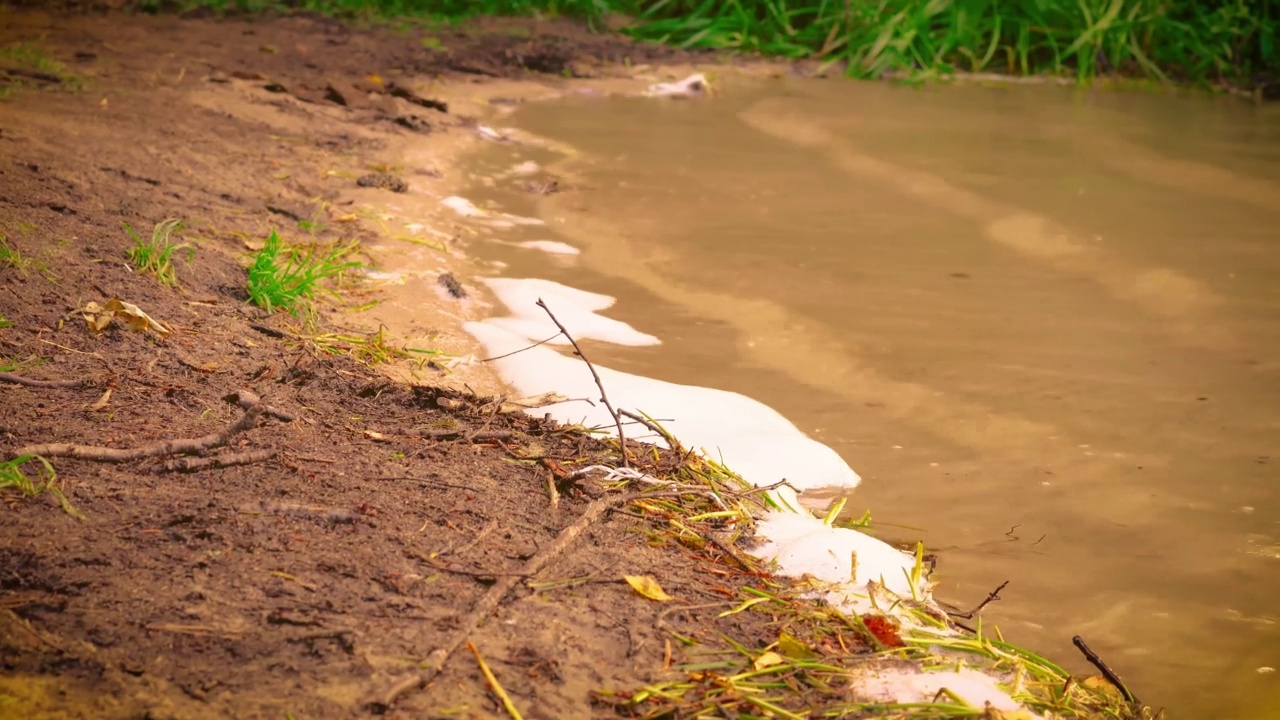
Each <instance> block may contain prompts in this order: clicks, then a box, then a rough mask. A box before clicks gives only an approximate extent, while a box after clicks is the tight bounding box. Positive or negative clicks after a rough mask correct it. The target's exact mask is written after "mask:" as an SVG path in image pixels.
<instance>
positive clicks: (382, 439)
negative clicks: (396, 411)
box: [364, 430, 387, 442]
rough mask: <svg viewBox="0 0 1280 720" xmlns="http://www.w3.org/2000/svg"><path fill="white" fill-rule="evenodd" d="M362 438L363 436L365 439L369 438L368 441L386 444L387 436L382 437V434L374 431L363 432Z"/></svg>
mask: <svg viewBox="0 0 1280 720" xmlns="http://www.w3.org/2000/svg"><path fill="white" fill-rule="evenodd" d="M364 436H365V437H367V438H369V439H370V440H377V441H378V442H386V441H387V436H386V435H383V434H382V433H380V432H377V431H376V430H365V431H364Z"/></svg>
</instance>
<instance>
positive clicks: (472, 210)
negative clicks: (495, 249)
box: [440, 195, 546, 228]
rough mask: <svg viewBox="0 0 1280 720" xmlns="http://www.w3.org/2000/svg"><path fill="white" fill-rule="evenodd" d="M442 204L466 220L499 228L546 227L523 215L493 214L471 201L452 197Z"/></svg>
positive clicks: (444, 200)
mask: <svg viewBox="0 0 1280 720" xmlns="http://www.w3.org/2000/svg"><path fill="white" fill-rule="evenodd" d="M440 204H441V205H443V206H445V207H447V208H449V209H450V210H452V211H454V212H456V213H458V214H459V215H461V216H462V217H465V218H476V219H477V220H483V221H484V222H485V223H486V224H488V225H490V226H492V227H497V228H510V227H515V226H516V225H545V224H546V223H544V222H542V221H541V220H539V219H538V218H531V217H524V216H522V215H509V214H507V213H491V212H486V211H484V210H481V209H480V208H478V207H476V204H475V203H473V202H471V201H470V200H468V199H466V198H464V197H459V196H457V195H450V196H449V197H447V198H444V199H443V200H441V201H440Z"/></svg>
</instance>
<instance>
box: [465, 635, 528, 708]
mask: <svg viewBox="0 0 1280 720" xmlns="http://www.w3.org/2000/svg"><path fill="white" fill-rule="evenodd" d="M467 649H468V650H470V651H471V654H472V655H475V656H476V664H477V665H479V666H480V672H481V673H483V674H484V679H485V680H487V681H488V682H489V689H490V690H492V691H493V694H494V695H497V696H498V700H500V701H502V707H503V708H504V709H505V710H506V711H507V714H508V715H510V716H511V720H524V718H523V717H522V716H521V715H520V711H519V710H517V709H516V704H515V703H514V702H511V696H510V695H508V694H507V691H506V690H503V689H502V686H501V685H499V684H498V678H497V677H496V676H494V674H493V671H492V670H490V669H489V664H488V663H486V662H485V661H484V658H482V657H480V651H479V650H477V649H476V646H475V643H467Z"/></svg>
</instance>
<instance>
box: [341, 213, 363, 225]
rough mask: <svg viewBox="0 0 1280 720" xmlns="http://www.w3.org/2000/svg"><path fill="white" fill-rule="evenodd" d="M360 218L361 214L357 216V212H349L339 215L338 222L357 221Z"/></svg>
mask: <svg viewBox="0 0 1280 720" xmlns="http://www.w3.org/2000/svg"><path fill="white" fill-rule="evenodd" d="M359 219H360V218H359V216H357V215H356V214H355V213H347V214H346V215H341V216H339V217H338V222H342V223H347V222H355V221H356V220H359Z"/></svg>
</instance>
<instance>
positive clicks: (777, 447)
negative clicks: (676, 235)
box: [463, 278, 1034, 717]
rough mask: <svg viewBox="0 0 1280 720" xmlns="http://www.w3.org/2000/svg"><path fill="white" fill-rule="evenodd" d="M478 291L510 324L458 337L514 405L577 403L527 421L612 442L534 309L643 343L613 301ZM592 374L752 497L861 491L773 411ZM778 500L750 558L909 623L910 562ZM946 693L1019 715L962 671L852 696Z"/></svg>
mask: <svg viewBox="0 0 1280 720" xmlns="http://www.w3.org/2000/svg"><path fill="white" fill-rule="evenodd" d="M485 282H486V284H488V285H489V287H490V288H492V289H493V291H494V293H495V294H496V295H497V296H498V298H499V299H500V300H501V302H502V303H503V304H504V305H506V306H507V308H508V309H509V310H510V311H511V313H512V314H511V315H510V316H508V317H499V318H491V319H489V320H485V321H483V322H469V323H466V324H465V325H464V326H463V327H464V329H465V330H466V331H467V332H468V333H469V334H471V335H472V336H473V337H474V338H476V340H477V341H479V342H480V344H481V345H483V346H484V348H485V351H486V353H487V354H488V355H489V356H490V357H493V358H497V359H495V360H492V361H491V362H492V365H493V367H494V369H495V370H496V371H497V372H498V374H499V375H500V376H502V378H503V379H504V380H505V381H506V382H507V383H508V384H510V385H511V386H513V388H514V390H515V392H516V393H517V394H519V395H525V396H533V395H540V394H543V393H548V392H554V393H558V394H560V395H562V396H564V397H568V398H573V399H571V400H568V401H565V402H559V403H553V404H550V405H544V406H541V407H538V408H536V409H529V410H526V412H529V413H530V414H534V415H543V414H546V413H550V415H551V417H553V418H554V419H556V420H558V421H559V422H562V423H581V424H582V425H585V426H587V427H593V428H599V429H601V430H605V431H609V432H613V429H614V419H613V417H612V416H611V415H610V414H609V411H608V409H607V408H605V407H604V405H603V403H601V402H600V401H599V397H600V390H599V388H597V387H596V384H595V381H594V379H593V378H592V377H591V373H590V372H589V371H588V369H587V368H586V366H585V364H584V363H583V361H582V360H581V359H580V358H576V357H571V356H568V355H564V354H562V353H560V352H559V351H557V350H555V349H553V348H551V347H548V345H549V343H548V344H543V345H538V346H535V347H530V344H531V343H532V342H537V341H540V340H543V339H545V338H546V337H549V336H550V335H551V334H553V333H555V332H556V328H555V325H554V324H553V323H551V321H550V319H549V318H547V317H546V316H545V313H543V312H542V310H541V309H540V308H538V307H536V305H534V303H535V302H536V301H537V299H538V298H539V297H541V298H542V299H543V300H545V301H546V303H547V304H548V306H550V307H551V309H552V311H553V312H554V313H556V316H557V318H558V319H559V320H560V321H561V323H563V324H564V325H565V327H566V328H567V329H568V330H569V332H570V333H573V334H574V337H575V338H586V337H595V338H597V339H609V338H610V337H614V336H615V335H616V336H620V337H623V338H624V339H625V338H627V337H629V336H631V335H643V334H642V333H638V331H636V330H634V329H633V328H631V327H630V326H628V325H626V324H625V323H618V322H617V321H615V320H611V319H610V318H606V317H603V316H601V315H599V314H598V313H599V311H602V310H606V309H608V308H609V307H611V306H612V305H613V303H614V298H612V297H609V296H607V295H600V294H597V293H590V292H586V291H583V290H578V289H575V288H571V287H568V286H565V285H561V284H559V283H554V282H550V281H547V280H530V279H519V280H513V279H507V278H495V279H489V280H486V281H485ZM619 326H621V327H619ZM621 328H625V330H622V329H621ZM646 337H649V336H646ZM654 341H655V342H656V338H654ZM509 353H514V354H509ZM502 356H505V357H502ZM596 372H597V373H598V374H599V375H600V382H601V384H603V385H604V388H605V391H606V392H607V393H608V394H609V399H610V401H611V402H612V404H613V406H614V407H615V408H618V409H625V410H631V411H642V412H644V413H646V414H648V415H649V416H650V417H653V418H656V419H658V420H659V421H660V422H661V423H662V425H663V426H664V428H665V429H666V430H668V431H669V432H670V433H671V434H672V435H673V436H675V437H677V438H679V439H680V441H681V442H682V443H683V444H685V445H686V446H689V447H692V448H695V449H699V450H702V451H703V452H704V453H705V454H706V455H707V456H708V457H710V458H712V459H716V460H721V461H723V462H724V463H725V465H727V466H728V467H729V468H730V469H732V470H733V471H735V472H737V473H738V474H739V475H741V476H742V478H743V479H744V480H746V481H747V482H749V483H752V484H754V485H756V486H764V485H771V484H773V483H776V482H778V481H779V480H782V479H786V480H787V481H788V482H789V483H790V484H791V485H792V486H794V487H795V488H797V489H799V490H801V491H803V490H808V489H814V488H853V487H856V486H857V485H858V483H859V482H860V478H859V477H858V474H857V473H855V472H854V471H853V469H852V468H850V467H849V465H848V463H846V462H845V461H844V459H843V458H841V457H840V456H839V455H838V454H837V453H836V452H835V451H834V450H832V449H831V448H829V447H827V446H826V445H823V444H822V443H819V442H817V441H816V440H813V439H812V438H810V437H808V436H807V435H805V434H804V433H803V432H801V431H800V430H799V429H798V428H797V427H796V426H795V425H794V424H792V423H791V422H790V421H789V420H787V419H786V418H785V417H783V416H782V415H781V414H780V413H778V412H777V411H776V410H774V409H773V408H770V407H769V406H767V405H764V404H763V403H760V402H758V401H756V400H753V399H751V398H749V397H746V396H744V395H739V394H737V393H733V392H728V391H724V390H716V389H712V388H705V387H699V386H694V385H678V384H675V383H669V382H665V381H662V380H656V379H653V378H647V377H642V376H639V375H632V374H630V373H624V372H620V371H617V370H613V369H610V368H607V367H600V366H598V365H597V366H596ZM588 401H590V402H588ZM629 428H630V429H629V431H628V438H629V439H633V440H643V441H646V442H652V443H654V444H656V445H660V446H665V445H666V443H665V441H664V440H663V438H661V437H660V436H657V435H654V434H653V433H651V432H650V431H648V430H646V429H643V428H641V427H639V426H637V425H630V426H629ZM774 492H775V494H776V496H777V497H779V499H781V500H782V501H783V502H784V503H786V504H788V505H790V506H791V507H792V508H793V509H795V512H786V511H776V512H771V513H768V514H767V515H765V516H764V517H762V518H760V521H759V523H758V525H757V528H756V530H757V534H758V536H759V537H760V538H762V539H763V540H764V543H763V544H762V545H761V546H759V547H757V548H755V549H754V550H753V551H752V552H753V553H754V554H755V555H757V556H758V557H761V558H763V559H765V560H772V561H776V563H777V565H778V571H779V574H781V575H784V576H788V577H794V578H803V577H805V576H809V577H812V578H814V579H816V580H818V581H822V582H824V583H827V584H829V588H827V589H825V590H820V591H817V593H815V594H819V595H821V596H822V598H823V599H824V600H826V601H827V602H829V603H831V604H833V605H834V606H836V607H839V608H840V609H841V610H843V611H845V612H850V613H862V612H867V611H871V610H874V611H876V612H880V613H884V614H888V615H891V616H893V617H895V618H897V619H899V621H900V622H902V623H903V625H910V624H911V623H912V621H911V620H910V618H909V617H908V616H907V614H906V613H905V612H899V611H895V610H894V609H893V607H894V600H895V599H894V598H893V597H892V596H891V595H888V594H889V593H892V594H896V595H900V596H902V597H905V598H911V597H912V596H913V593H912V586H911V580H910V573H911V571H912V569H913V568H914V566H915V559H914V557H913V556H911V555H910V554H908V553H905V552H903V551H901V550H898V549H897V548H894V547H893V546H891V545H889V544H887V543H885V542H883V541H881V540H878V539H876V538H873V537H871V536H869V535H865V534H863V533H860V532H858V531H856V530H853V529H849V528H833V527H831V526H828V525H826V524H825V523H824V522H823V521H822V520H821V519H819V518H817V517H814V516H813V515H812V514H811V513H809V512H808V511H806V510H803V509H801V508H800V505H799V503H798V501H797V500H796V497H795V494H794V493H792V492H790V491H789V490H788V489H787V488H785V487H784V488H779V489H778V490H775V491H774ZM923 585H924V586H923V587H919V588H917V590H918V591H919V592H923V593H925V595H926V597H927V595H928V590H929V589H928V586H927V583H923ZM875 598H878V600H879V602H877V601H876V599H875ZM942 688H946V689H948V690H950V691H951V692H954V693H955V694H956V695H958V696H959V697H961V698H964V699H965V700H966V701H967V702H969V703H971V704H973V705H974V706H975V707H982V706H983V705H984V704H985V703H990V704H991V706H992V707H994V708H997V709H1001V710H1017V709H1019V708H1020V706H1019V704H1018V703H1017V702H1016V701H1014V700H1013V699H1012V698H1011V697H1010V696H1009V695H1008V694H1007V693H1005V692H1004V691H1003V690H1001V689H1000V687H999V685H998V680H997V679H996V678H995V677H991V676H988V675H985V674H983V673H980V672H977V671H974V670H971V669H967V668H965V669H960V670H959V671H954V672H924V671H922V670H920V669H918V668H915V667H911V666H905V667H897V666H882V667H876V668H874V669H872V668H868V669H867V672H866V673H863V674H860V675H859V676H857V677H856V678H855V679H854V689H855V690H856V691H857V693H858V694H859V695H860V696H861V697H862V698H864V699H865V700H867V701H872V702H927V701H932V700H933V699H934V697H936V696H937V694H938V691H939V690H941V689H942ZM1033 717H1034V716H1033Z"/></svg>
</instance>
